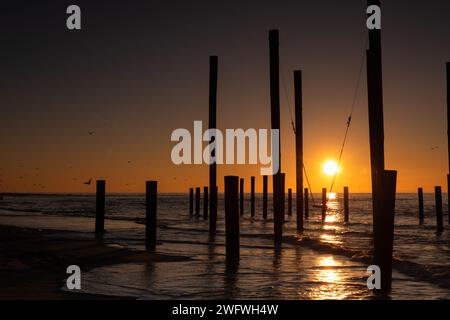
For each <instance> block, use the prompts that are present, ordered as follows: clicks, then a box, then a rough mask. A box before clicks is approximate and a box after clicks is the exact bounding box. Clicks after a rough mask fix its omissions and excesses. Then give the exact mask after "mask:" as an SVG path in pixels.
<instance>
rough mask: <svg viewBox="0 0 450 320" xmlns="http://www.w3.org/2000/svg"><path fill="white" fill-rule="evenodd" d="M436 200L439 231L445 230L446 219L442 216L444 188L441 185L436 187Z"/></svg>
mask: <svg viewBox="0 0 450 320" xmlns="http://www.w3.org/2000/svg"><path fill="white" fill-rule="evenodd" d="M434 189H435V200H436V226H437V232H439V233H441V232H443V231H444V220H443V217H442V190H441V187H435V188H434Z"/></svg>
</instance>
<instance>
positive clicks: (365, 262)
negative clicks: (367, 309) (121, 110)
mask: <svg viewBox="0 0 450 320" xmlns="http://www.w3.org/2000/svg"><path fill="white" fill-rule="evenodd" d="M314 197H315V199H316V201H317V199H320V195H318V194H315V195H314ZM294 198H295V194H294ZM443 200H444V205H443V207H444V226H445V230H444V232H442V233H437V232H436V213H435V198H434V194H425V195H424V207H425V221H424V223H423V224H421V223H419V218H418V197H417V195H416V194H397V197H396V214H395V238H394V266H393V268H394V269H393V284H392V285H393V288H392V293H391V295H390V296H389V298H390V299H394V300H397V299H398V300H428V299H432V300H435V299H449V298H450V246H449V244H450V241H449V240H450V226H449V224H448V210H447V208H448V206H447V196H446V195H444V199H443ZM309 202H310V205H311V202H312V201H311V199H310V201H309ZM201 205H203V199H202V201H201ZM286 205H287V202H286ZM293 206H294V208H293V209H292V212H293V215H292V216H290V215H289V214H288V210H287V208H286V210H285V211H286V219H285V223H284V226H283V236H284V239H283V242H282V244H281V245H280V246H275V245H274V242H273V238H272V235H273V218H272V217H273V215H272V210H271V208H272V203H271V200H270V197H269V212H268V219H267V221H265V220H264V219H263V217H262V195H261V194H257V195H256V213H255V216H254V217H253V218H252V217H251V215H250V195H249V194H246V195H245V200H244V215H243V216H242V217H241V219H240V262H239V265H238V267H237V268H234V269H233V270H230V269H229V268H227V266H226V263H225V226H224V202H223V194H219V201H218V222H217V226H218V227H217V230H218V231H217V235H216V237H215V238H213V239H212V238H211V237H210V236H209V232H208V228H209V221H208V220H207V219H204V218H203V207H201V208H200V216H195V215H194V216H192V215H190V214H189V195H188V194H159V195H158V201H157V221H158V228H157V239H158V243H157V246H156V252H157V253H160V254H167V255H175V256H182V257H186V258H189V259H185V260H183V261H177V262H174V261H171V262H154V263H123V264H116V265H108V266H103V267H98V268H94V269H91V270H87V271H85V272H84V271H83V268H82V261H80V266H81V268H82V289H81V291H82V292H84V293H91V294H104V295H110V296H119V297H131V298H136V299H196V300H204V299H251V300H253V299H255V300H259V299H274V300H278V299H283V300H311V299H312V300H334V299H337V300H342V299H347V300H361V299H376V297H375V296H374V295H373V293H372V292H371V291H370V290H369V289H368V287H367V279H368V277H369V276H370V273H369V272H368V271H367V268H368V267H369V266H370V265H371V264H372V263H371V256H372V248H373V244H372V200H371V195H370V194H350V199H349V206H350V221H349V222H348V223H345V222H344V214H343V199H342V195H341V194H338V195H337V197H336V199H334V200H330V202H329V203H328V210H327V216H326V220H325V222H322V218H321V209H320V208H315V207H312V206H310V208H309V218H308V219H307V220H305V231H304V232H303V234H302V235H301V237H297V234H296V218H295V212H296V209H295V201H293ZM144 216H145V198H144V195H143V194H108V195H107V198H106V221H105V228H106V233H105V235H104V241H105V243H107V244H108V245H111V246H117V247H123V248H128V249H131V250H145V245H144V238H145V228H144ZM94 217H95V195H92V194H10V195H4V196H3V200H0V224H2V225H12V226H20V227H27V228H35V229H48V230H55V234H54V235H53V236H56V237H61V238H64V237H70V238H79V239H94V221H95V220H94ZM58 231H61V232H58ZM67 231H71V232H67ZM62 289H63V288H62Z"/></svg>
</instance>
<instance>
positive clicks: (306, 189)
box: [303, 188, 309, 219]
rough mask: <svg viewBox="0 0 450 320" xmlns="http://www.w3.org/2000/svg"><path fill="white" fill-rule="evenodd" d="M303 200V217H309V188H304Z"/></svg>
mask: <svg viewBox="0 0 450 320" xmlns="http://www.w3.org/2000/svg"><path fill="white" fill-rule="evenodd" d="M303 199H304V200H305V219H308V218H309V201H308V200H309V190H308V188H305V196H304V197H303Z"/></svg>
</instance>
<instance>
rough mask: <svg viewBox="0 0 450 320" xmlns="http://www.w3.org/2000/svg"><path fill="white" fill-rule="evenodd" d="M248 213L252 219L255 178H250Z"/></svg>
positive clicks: (253, 214) (253, 213)
mask: <svg viewBox="0 0 450 320" xmlns="http://www.w3.org/2000/svg"><path fill="white" fill-rule="evenodd" d="M250 208H251V209H250V212H251V215H252V217H254V216H255V177H251V185H250Z"/></svg>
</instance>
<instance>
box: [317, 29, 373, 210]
mask: <svg viewBox="0 0 450 320" xmlns="http://www.w3.org/2000/svg"><path fill="white" fill-rule="evenodd" d="M366 45H367V38H366V41H365V44H364V50H365V47H366ZM363 68H364V54H363V55H362V58H361V65H360V67H359V73H358V80H357V81H356V88H355V92H354V94H353V101H352V106H351V110H350V116H349V117H348V120H347V128H346V130H345V135H344V140H343V142H342V147H341V151H340V152H339V160H338V165H337V167H338V168H339V167H340V165H341V162H342V155H343V154H344V148H345V144H346V143H347V137H348V132H349V130H350V125H351V123H352V117H353V113H354V111H355V105H356V100H357V99H358V93H359V88H360V85H361V77H362V71H363ZM337 174H338V170H336V172H335V174H334V177H333V181H332V183H331V187H330V192H329V193H328V196H327V199H326V201H327V202H326V203H328V200H329V196H330V194H331V193H332V192H333V188H334V184H335V182H336V177H337Z"/></svg>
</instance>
